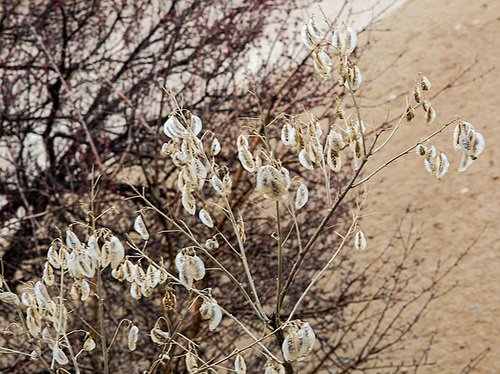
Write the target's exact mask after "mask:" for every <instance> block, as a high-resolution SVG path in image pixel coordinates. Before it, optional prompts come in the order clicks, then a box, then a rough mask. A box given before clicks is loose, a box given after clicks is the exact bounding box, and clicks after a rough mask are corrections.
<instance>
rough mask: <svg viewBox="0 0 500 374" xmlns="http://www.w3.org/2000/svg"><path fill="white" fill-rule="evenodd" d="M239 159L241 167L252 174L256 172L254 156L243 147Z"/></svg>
mask: <svg viewBox="0 0 500 374" xmlns="http://www.w3.org/2000/svg"><path fill="white" fill-rule="evenodd" d="M238 159H239V160H240V162H241V165H242V166H243V168H244V169H245V170H246V171H248V172H250V173H253V172H254V171H255V162H254V160H253V155H252V153H251V152H250V151H249V150H248V149H246V148H243V147H242V148H239V149H238Z"/></svg>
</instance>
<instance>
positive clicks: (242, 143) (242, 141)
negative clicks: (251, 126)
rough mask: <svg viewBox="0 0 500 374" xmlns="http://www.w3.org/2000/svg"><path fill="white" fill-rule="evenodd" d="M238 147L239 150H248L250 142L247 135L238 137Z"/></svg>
mask: <svg viewBox="0 0 500 374" xmlns="http://www.w3.org/2000/svg"><path fill="white" fill-rule="evenodd" d="M236 145H237V146H238V149H240V148H248V140H247V138H246V136H245V135H243V134H240V135H239V136H238V139H237V140H236Z"/></svg>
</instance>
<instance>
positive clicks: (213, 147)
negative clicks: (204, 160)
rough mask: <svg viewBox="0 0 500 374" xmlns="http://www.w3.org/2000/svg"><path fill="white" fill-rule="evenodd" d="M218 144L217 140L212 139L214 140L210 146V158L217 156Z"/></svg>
mask: <svg viewBox="0 0 500 374" xmlns="http://www.w3.org/2000/svg"><path fill="white" fill-rule="evenodd" d="M220 149H221V147H220V142H219V139H217V138H214V140H212V145H211V146H210V152H209V153H210V156H217V155H218V154H219V152H220Z"/></svg>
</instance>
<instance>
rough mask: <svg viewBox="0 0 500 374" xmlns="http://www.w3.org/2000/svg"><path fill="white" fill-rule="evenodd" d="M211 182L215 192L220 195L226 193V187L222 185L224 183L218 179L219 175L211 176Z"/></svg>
mask: <svg viewBox="0 0 500 374" xmlns="http://www.w3.org/2000/svg"><path fill="white" fill-rule="evenodd" d="M211 182H212V187H213V188H214V190H215V192H217V193H218V194H219V195H221V196H226V195H227V192H226V188H225V187H224V184H223V183H222V181H221V180H220V179H219V177H217V175H213V176H212V179H211Z"/></svg>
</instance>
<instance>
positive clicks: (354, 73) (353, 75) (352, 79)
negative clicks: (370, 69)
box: [348, 65, 363, 92]
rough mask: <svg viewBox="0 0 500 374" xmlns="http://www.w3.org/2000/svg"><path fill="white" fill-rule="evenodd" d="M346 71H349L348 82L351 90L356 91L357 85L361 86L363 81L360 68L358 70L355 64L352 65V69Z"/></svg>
mask: <svg viewBox="0 0 500 374" xmlns="http://www.w3.org/2000/svg"><path fill="white" fill-rule="evenodd" d="M348 72H349V84H350V87H351V90H352V91H353V92H356V91H357V90H358V89H359V87H361V82H362V81H363V79H362V76H361V70H359V68H358V66H357V65H354V66H353V67H352V69H349V70H348Z"/></svg>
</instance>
